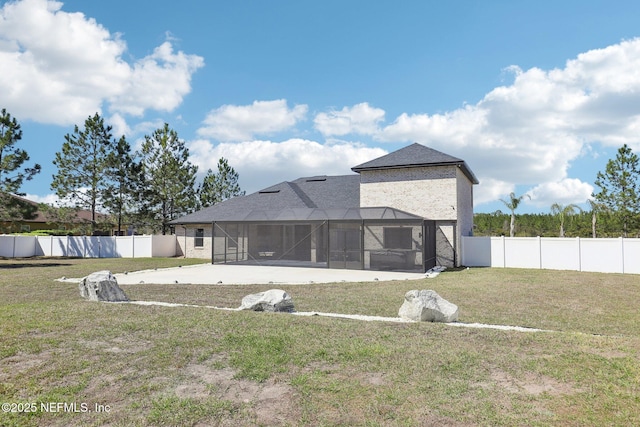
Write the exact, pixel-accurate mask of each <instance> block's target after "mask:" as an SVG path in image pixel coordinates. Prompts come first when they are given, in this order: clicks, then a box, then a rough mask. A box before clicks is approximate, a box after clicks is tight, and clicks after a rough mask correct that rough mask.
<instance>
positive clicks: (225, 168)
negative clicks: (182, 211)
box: [198, 157, 245, 208]
mask: <svg viewBox="0 0 640 427" xmlns="http://www.w3.org/2000/svg"><path fill="white" fill-rule="evenodd" d="M238 178H239V176H238V173H237V172H236V171H235V170H234V169H233V168H232V167H231V166H229V162H228V161H227V159H225V158H224V157H221V158H220V160H218V173H213V171H212V170H211V169H209V170H208V171H207V174H206V175H205V177H204V179H203V181H202V184H201V185H200V186H199V187H198V197H199V199H200V205H201V206H202V207H203V208H206V207H209V206H212V205H215V204H217V203H220V202H222V201H224V200H227V199H230V198H232V197H235V196H244V194H245V192H244V191H242V190H241V189H240V184H238Z"/></svg>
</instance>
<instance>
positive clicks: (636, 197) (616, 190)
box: [592, 144, 640, 237]
mask: <svg viewBox="0 0 640 427" xmlns="http://www.w3.org/2000/svg"><path fill="white" fill-rule="evenodd" d="M639 177H640V159H638V156H637V155H636V154H634V153H633V152H632V151H631V148H629V147H628V146H627V144H624V145H623V146H622V147H620V148H619V149H618V153H617V155H616V158H615V159H611V160H609V161H608V162H607V166H606V168H605V171H604V172H598V175H597V177H596V181H595V184H596V185H597V186H598V187H600V191H599V192H598V193H594V194H592V196H593V197H595V199H596V200H597V201H598V202H600V203H602V204H604V205H605V206H606V207H607V208H608V209H609V210H611V211H612V212H614V213H615V215H616V216H618V218H619V219H620V222H621V224H622V234H623V236H624V237H627V233H628V230H629V228H630V227H632V226H634V225H635V224H636V223H637V221H638V215H639V213H640V186H639V183H638V178H639Z"/></svg>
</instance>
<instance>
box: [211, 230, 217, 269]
mask: <svg viewBox="0 0 640 427" xmlns="http://www.w3.org/2000/svg"><path fill="white" fill-rule="evenodd" d="M215 247H216V222H215V221H213V222H212V223H211V264H212V265H213V263H214V258H213V255H214V251H215Z"/></svg>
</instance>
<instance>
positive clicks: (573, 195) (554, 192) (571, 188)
mask: <svg viewBox="0 0 640 427" xmlns="http://www.w3.org/2000/svg"><path fill="white" fill-rule="evenodd" d="M592 193H593V186H592V185H591V184H588V183H586V182H582V181H580V180H579V179H574V178H566V179H563V180H561V181H559V182H545V183H543V184H540V185H537V186H535V187H534V188H533V189H532V190H531V191H529V192H528V194H529V195H530V196H531V203H532V204H534V205H536V206H538V207H547V208H548V207H550V206H551V205H552V204H554V203H559V204H561V205H569V204H572V203H575V204H581V203H585V202H586V201H587V199H590V198H591V194H592Z"/></svg>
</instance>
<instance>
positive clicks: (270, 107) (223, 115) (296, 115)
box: [198, 99, 308, 142]
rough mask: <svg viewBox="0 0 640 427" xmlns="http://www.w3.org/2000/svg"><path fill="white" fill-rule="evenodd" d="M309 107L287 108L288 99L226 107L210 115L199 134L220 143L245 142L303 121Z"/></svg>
mask: <svg viewBox="0 0 640 427" xmlns="http://www.w3.org/2000/svg"><path fill="white" fill-rule="evenodd" d="M307 109H308V107H307V106H306V105H296V106H294V107H293V108H292V109H290V108H289V107H288V106H287V100H286V99H278V100H274V101H254V102H253V104H251V105H223V106H222V107H220V108H216V109H215V110H212V111H211V112H209V114H207V117H206V118H205V120H204V125H205V126H204V127H202V128H200V129H198V135H200V136H202V137H211V138H214V139H216V140H218V141H224V142H228V141H246V140H250V139H252V138H253V137H254V136H256V135H272V134H275V133H277V132H281V131H284V130H287V129H290V128H292V127H293V126H295V125H296V123H298V122H299V121H301V120H304V118H305V116H306V114H307Z"/></svg>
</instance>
